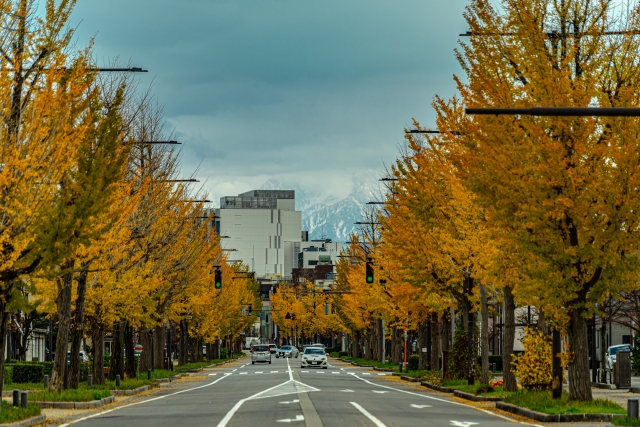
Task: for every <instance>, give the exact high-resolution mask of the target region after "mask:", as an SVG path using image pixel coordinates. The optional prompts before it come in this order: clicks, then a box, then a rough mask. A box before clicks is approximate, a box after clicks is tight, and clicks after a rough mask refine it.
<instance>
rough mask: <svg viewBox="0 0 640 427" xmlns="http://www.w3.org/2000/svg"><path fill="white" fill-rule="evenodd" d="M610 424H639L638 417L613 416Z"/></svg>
mask: <svg viewBox="0 0 640 427" xmlns="http://www.w3.org/2000/svg"><path fill="white" fill-rule="evenodd" d="M611 424H613V425H614V426H631V427H635V426H640V418H629V417H626V416H625V417H619V418H613V419H612V420H611Z"/></svg>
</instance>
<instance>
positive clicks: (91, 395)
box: [29, 388, 111, 402]
mask: <svg viewBox="0 0 640 427" xmlns="http://www.w3.org/2000/svg"><path fill="white" fill-rule="evenodd" d="M107 396H111V393H110V392H109V390H104V389H98V388H93V389H78V390H73V389H68V390H63V391H62V392H60V393H58V392H55V391H49V390H43V391H39V392H36V393H30V394H29V400H32V401H34V402H36V401H39V402H91V401H92V400H100V399H102V398H103V397H107Z"/></svg>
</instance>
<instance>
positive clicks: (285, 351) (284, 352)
mask: <svg viewBox="0 0 640 427" xmlns="http://www.w3.org/2000/svg"><path fill="white" fill-rule="evenodd" d="M299 353H300V352H299V351H298V349H297V348H296V347H294V346H292V345H283V346H282V347H280V348H279V349H278V352H277V353H276V359H277V358H278V357H289V358H290V357H298V354H299Z"/></svg>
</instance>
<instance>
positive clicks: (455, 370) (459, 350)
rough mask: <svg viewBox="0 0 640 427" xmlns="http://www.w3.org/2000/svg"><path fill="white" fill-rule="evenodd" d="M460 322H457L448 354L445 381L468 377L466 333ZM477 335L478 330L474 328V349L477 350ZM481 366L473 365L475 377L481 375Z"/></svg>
mask: <svg viewBox="0 0 640 427" xmlns="http://www.w3.org/2000/svg"><path fill="white" fill-rule="evenodd" d="M462 323H463V322H462V320H460V322H458V327H457V329H456V334H455V337H454V340H453V348H452V349H451V353H450V354H449V363H448V371H447V379H451V380H462V379H465V378H467V376H468V375H469V342H468V338H467V331H465V330H464V327H463V325H462ZM478 335H479V330H478V327H477V326H476V328H475V333H474V335H473V338H474V342H475V345H474V348H478ZM481 369H482V366H481V365H479V364H478V363H476V364H475V371H476V376H477V377H479V376H480V374H481V372H480V371H481Z"/></svg>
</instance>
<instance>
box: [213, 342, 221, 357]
mask: <svg viewBox="0 0 640 427" xmlns="http://www.w3.org/2000/svg"><path fill="white" fill-rule="evenodd" d="M213 358H214V359H220V340H219V339H217V340H216V342H215V343H213Z"/></svg>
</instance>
